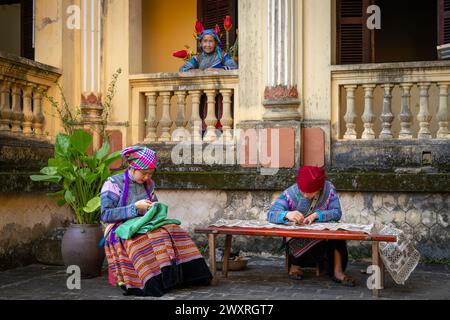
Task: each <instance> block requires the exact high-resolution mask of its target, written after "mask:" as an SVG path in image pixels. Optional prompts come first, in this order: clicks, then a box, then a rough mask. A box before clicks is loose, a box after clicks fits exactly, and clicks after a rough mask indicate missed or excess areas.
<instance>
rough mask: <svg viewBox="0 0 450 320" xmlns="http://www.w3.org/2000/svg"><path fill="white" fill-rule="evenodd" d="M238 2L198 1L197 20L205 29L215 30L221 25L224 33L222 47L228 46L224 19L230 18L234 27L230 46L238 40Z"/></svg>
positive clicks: (232, 0)
mask: <svg viewBox="0 0 450 320" xmlns="http://www.w3.org/2000/svg"><path fill="white" fill-rule="evenodd" d="M237 12H238V11H237V0H198V1H197V19H198V20H200V21H201V22H202V23H203V26H204V27H205V29H214V27H215V26H216V24H218V25H219V27H220V31H221V32H222V37H221V38H220V40H221V41H222V47H223V48H225V46H226V36H225V29H224V28H223V19H225V16H230V18H231V22H232V23H233V27H232V28H231V30H230V34H229V36H230V46H232V45H233V44H234V41H235V40H236V28H237V27H238V15H237Z"/></svg>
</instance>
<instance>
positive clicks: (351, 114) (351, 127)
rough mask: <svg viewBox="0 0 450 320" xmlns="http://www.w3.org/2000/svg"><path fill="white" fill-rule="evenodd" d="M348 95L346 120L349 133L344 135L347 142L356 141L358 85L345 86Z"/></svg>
mask: <svg viewBox="0 0 450 320" xmlns="http://www.w3.org/2000/svg"><path fill="white" fill-rule="evenodd" d="M344 88H345V91H346V93H347V112H346V113H345V116H344V120H345V126H346V127H347V131H346V132H345V134H344V139H345V140H356V123H355V121H356V113H355V90H356V88H357V86H356V85H348V86H344Z"/></svg>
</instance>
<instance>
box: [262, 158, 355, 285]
mask: <svg viewBox="0 0 450 320" xmlns="http://www.w3.org/2000/svg"><path fill="white" fill-rule="evenodd" d="M341 215H342V212H341V205H340V202H339V197H338V195H337V193H336V189H335V188H334V186H333V185H332V183H331V182H330V181H327V180H326V176H325V171H324V170H323V169H322V168H319V167H311V166H302V167H301V168H300V170H299V171H298V174H297V183H296V184H294V185H292V186H291V187H289V188H288V189H287V190H285V191H284V192H283V193H282V194H281V195H280V196H279V197H278V199H277V200H276V201H275V202H274V203H273V204H272V206H271V208H270V209H269V212H268V214H267V220H268V221H269V222H272V223H287V222H289V221H292V222H295V223H296V224H299V225H303V224H306V225H309V224H312V223H314V222H315V221H318V222H329V221H333V222H337V221H339V220H340V219H341ZM287 240H288V241H287V243H286V254H288V261H289V266H290V268H289V277H290V278H292V279H296V280H300V279H302V275H303V271H302V269H301V268H302V267H315V266H317V264H321V263H323V262H326V267H327V270H328V274H329V276H330V277H331V279H332V280H333V281H334V282H337V283H341V284H343V285H346V286H354V285H355V281H354V279H352V278H351V277H350V276H348V275H346V274H345V273H344V271H345V269H346V266H347V261H348V254H347V245H346V242H345V240H322V239H300V238H291V239H287Z"/></svg>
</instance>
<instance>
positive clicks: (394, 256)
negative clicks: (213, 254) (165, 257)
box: [211, 219, 420, 284]
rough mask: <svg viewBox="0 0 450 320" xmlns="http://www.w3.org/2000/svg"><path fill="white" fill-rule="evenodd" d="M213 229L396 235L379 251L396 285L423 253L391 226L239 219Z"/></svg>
mask: <svg viewBox="0 0 450 320" xmlns="http://www.w3.org/2000/svg"><path fill="white" fill-rule="evenodd" d="M211 226H215V227H240V228H267V229H273V228H278V229H290V230H302V229H303V230H332V231H335V230H346V231H357V232H364V233H367V234H370V233H377V234H381V235H395V236H397V242H380V243H379V244H378V248H379V252H380V256H381V259H382V260H383V263H384V265H385V267H386V270H387V271H388V272H389V274H390V275H391V277H392V279H393V280H394V281H395V282H396V283H397V284H405V281H406V280H408V278H409V276H410V275H411V273H412V272H413V271H414V269H415V268H416V267H417V264H418V263H419V260H420V253H419V252H418V251H417V250H416V249H415V248H414V246H413V244H412V242H411V241H410V240H409V239H408V238H407V237H406V235H405V234H404V232H403V231H402V230H399V229H396V228H394V227H392V226H378V225H377V226H375V225H374V224H373V223H372V224H368V225H365V224H355V223H341V222H338V223H336V222H324V223H313V224H311V225H303V226H298V225H295V224H294V223H293V222H288V223H286V224H274V223H270V222H267V221H265V220H239V219H234V220H228V219H219V220H218V221H216V222H215V223H214V224H212V225H211Z"/></svg>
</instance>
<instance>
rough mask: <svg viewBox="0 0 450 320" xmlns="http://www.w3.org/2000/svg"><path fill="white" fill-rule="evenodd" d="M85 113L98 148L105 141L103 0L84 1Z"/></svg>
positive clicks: (82, 35) (83, 64)
mask: <svg viewBox="0 0 450 320" xmlns="http://www.w3.org/2000/svg"><path fill="white" fill-rule="evenodd" d="M80 4H81V35H80V36H81V52H80V56H81V72H80V73H81V115H82V122H83V125H84V127H85V129H87V130H88V131H90V133H91V134H93V138H94V143H93V146H94V150H95V149H97V148H99V147H100V144H101V143H102V141H101V140H102V137H101V135H102V130H103V128H102V113H103V104H102V100H103V97H102V88H103V79H102V59H103V54H102V29H103V27H102V11H103V4H102V1H99V0H81V1H80Z"/></svg>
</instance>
